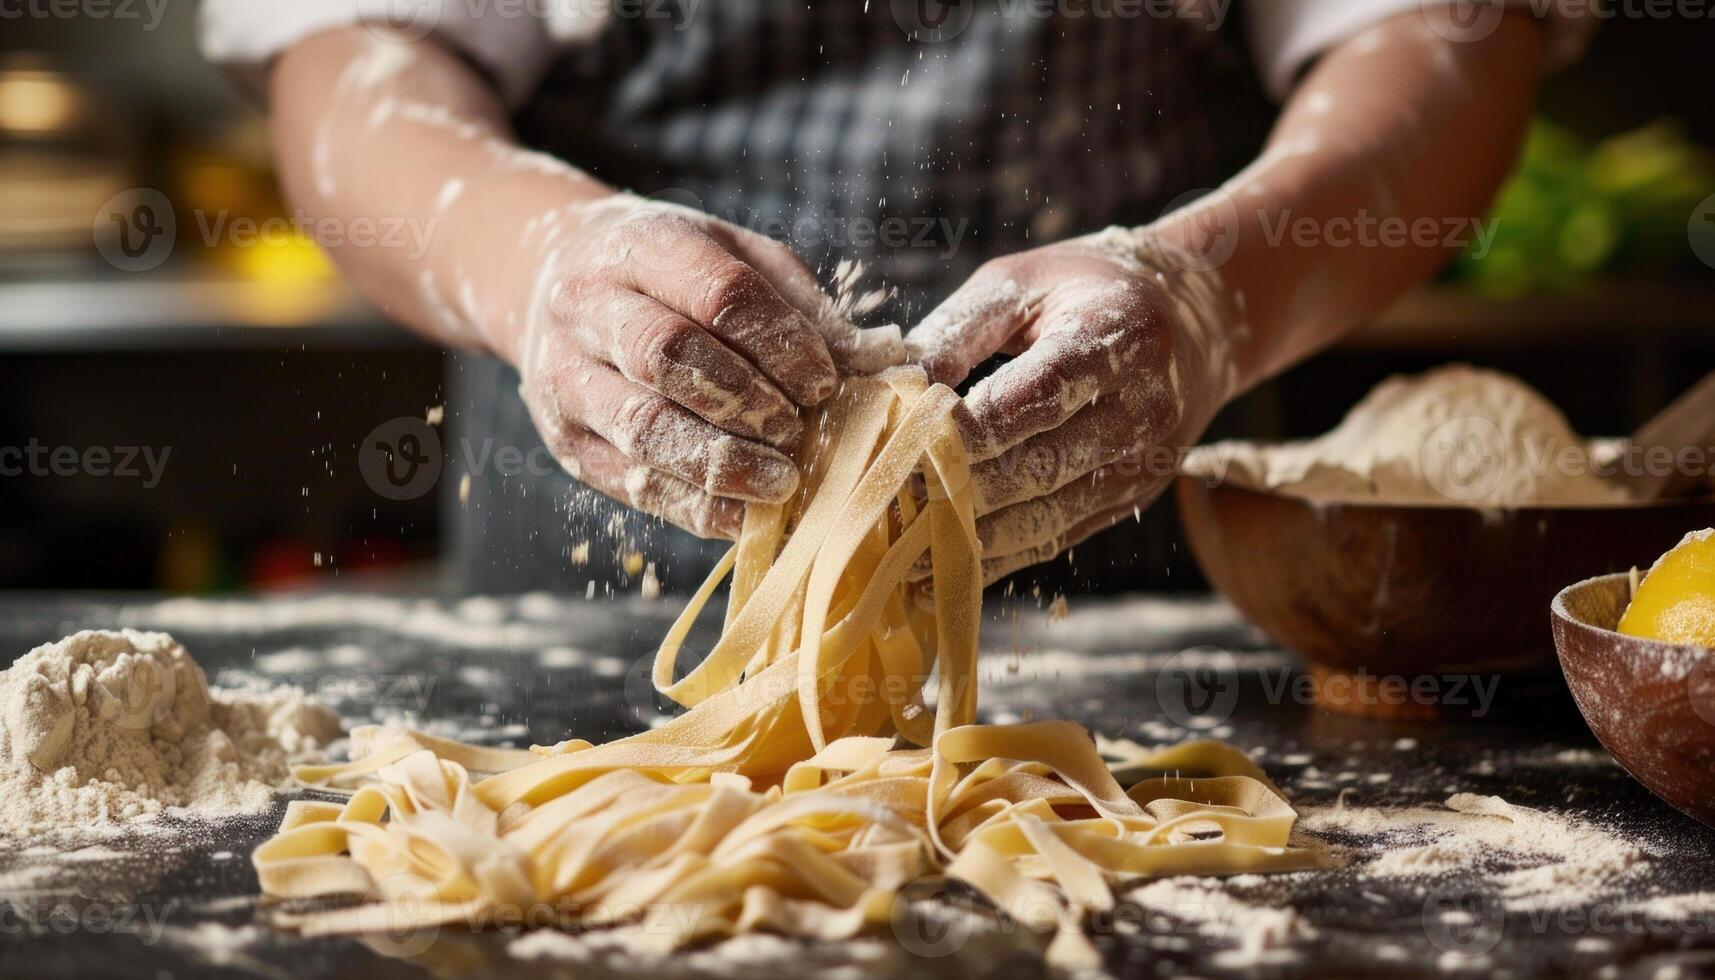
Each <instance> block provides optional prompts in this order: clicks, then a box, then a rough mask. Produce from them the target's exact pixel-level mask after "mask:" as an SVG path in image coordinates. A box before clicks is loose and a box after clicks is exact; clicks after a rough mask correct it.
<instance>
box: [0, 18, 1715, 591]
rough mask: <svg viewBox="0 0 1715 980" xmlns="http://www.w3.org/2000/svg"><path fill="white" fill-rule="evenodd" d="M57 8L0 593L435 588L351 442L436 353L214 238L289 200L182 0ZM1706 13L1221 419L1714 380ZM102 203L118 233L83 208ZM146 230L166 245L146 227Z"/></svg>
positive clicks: (233, 241)
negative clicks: (1433, 384)
mask: <svg viewBox="0 0 1715 980" xmlns="http://www.w3.org/2000/svg"><path fill="white" fill-rule="evenodd" d="M281 2H290V0H281ZM54 9H64V8H55V7H54V5H53V4H52V3H50V2H48V0H34V3H33V4H32V3H31V0H0V14H7V15H8V16H5V17H0V447H17V448H18V449H19V450H21V451H22V452H21V453H15V454H14V455H13V457H11V459H12V461H13V462H14V463H25V465H23V467H22V468H23V469H24V470H25V472H22V473H19V472H17V469H18V467H17V466H14V467H13V469H11V470H9V471H8V472H9V473H10V474H12V475H3V476H0V587H6V588H103V589H136V588H153V589H164V590H171V591H177V592H218V591H225V590H232V589H238V588H285V587H302V586H306V585H309V586H315V585H321V586H328V585H334V584H340V585H351V586H357V587H375V588H433V587H436V586H437V585H438V584H439V583H441V582H442V581H443V580H442V577H441V576H440V574H439V572H438V567H437V564H436V559H437V556H438V555H439V554H441V553H442V551H443V549H444V546H445V542H444V539H443V533H442V529H443V523H444V522H443V520H442V514H443V512H444V509H445V508H451V507H457V506H459V495H458V493H457V491H456V488H454V487H445V486H442V487H437V488H435V490H434V492H427V493H423V494H421V495H419V496H412V497H408V499H391V497H390V496H383V495H382V494H380V493H377V492H376V490H375V489H373V488H372V486H371V485H370V481H366V480H365V478H364V476H363V474H362V472H361V471H360V470H361V468H360V466H359V465H358V458H357V457H358V451H359V447H360V445H361V443H362V441H363V440H364V438H365V436H366V434H368V433H370V432H371V430H373V429H374V428H375V427H376V426H377V425H379V424H381V423H383V422H386V421H387V420H389V419H394V418H396V417H424V416H426V415H427V414H430V412H431V410H432V409H433V408H434V407H436V406H439V405H442V404H443V403H444V402H445V401H446V400H447V398H448V396H447V391H448V390H449V388H453V387H456V385H454V384H453V382H452V380H451V379H449V378H448V377H447V372H448V371H449V370H451V368H450V366H449V362H448V361H447V359H446V358H445V357H444V356H443V355H442V354H441V353H440V352H439V351H437V350H435V349H433V348H431V347H429V346H427V345H425V344H422V343H419V342H418V341H416V340H414V339H413V338H412V337H411V336H410V335H409V334H407V333H405V332H404V331H402V330H400V329H397V328H394V327H392V326H390V325H389V324H388V323H386V322H385V321H384V320H383V319H382V318H381V317H379V316H378V315H377V314H376V313H374V312H373V311H371V310H369V309H368V308H367V307H365V305H364V304H363V303H362V302H361V301H359V300H358V299H356V298H355V297H354V296H353V295H351V294H350V293H349V292H348V291H346V290H345V289H344V288H343V287H342V286H341V285H340V283H339V282H338V280H337V279H336V278H335V276H334V274H333V271H332V269H331V268H330V267H329V265H328V264H327V262H326V261H325V260H324V259H323V258H322V256H321V254H320V253H319V252H318V250H317V249H316V247H315V246H314V245H313V244H312V243H310V242H309V241H308V240H306V239H304V238H302V237H297V236H291V235H273V236H268V237H264V238H263V239H262V240H260V241H258V242H255V243H248V244H240V241H241V240H242V239H243V236H242V235H240V234H219V235H215V236H213V237H215V238H216V239H217V240H218V241H217V243H216V244H207V242H206V239H207V238H208V237H209V236H208V235H206V229H205V228H204V227H202V225H206V223H208V222H210V221H214V220H217V219H218V218H219V217H220V216H225V219H226V220H228V221H233V222H238V221H241V220H242V219H245V218H248V219H252V220H254V221H260V220H262V219H266V218H279V217H281V216H283V215H285V214H286V213H287V210H286V207H285V206H284V205H283V203H282V202H281V201H280V199H279V197H278V194H277V192H276V190H275V187H274V183H273V179H272V176H271V174H270V165H269V153H268V134H267V131H266V129H265V127H264V126H263V124H262V121H261V118H260V116H259V114H258V113H257V112H256V110H255V109H254V108H253V107H252V106H250V105H248V104H246V103H245V102H244V101H243V100H242V99H240V98H239V97H238V96H237V95H236V94H235V93H234V91H233V90H232V89H230V88H229V87H228V85H227V84H226V83H225V81H224V80H223V79H222V78H221V77H220V76H219V75H218V74H217V73H216V72H215V71H214V70H213V69H212V68H210V67H209V66H208V65H207V64H206V63H205V62H204V61H203V60H202V58H201V57H200V56H199V54H198V52H197V48H196V43H195V30H194V28H195V21H196V13H197V8H196V6H195V4H194V3H193V2H191V0H154V2H153V3H145V2H144V0H111V2H109V3H102V4H93V3H91V4H83V5H82V7H81V9H82V10H83V11H84V13H81V14H78V15H77V16H71V17H61V16H56V15H53V14H51V13H49V14H40V13H39V12H40V11H52V10H54ZM98 9H99V10H105V11H108V15H107V16H104V17H97V16H93V15H91V14H92V12H93V11H95V10H98ZM32 10H34V11H37V12H38V13H37V14H29V13H27V12H28V11H32ZM121 10H126V11H128V12H129V13H128V15H127V16H120V15H119V13H118V12H119V11H121ZM157 15H158V16H159V22H158V23H155V22H154V19H155V17H156V16H157ZM1711 25H1715V19H1708V18H1702V19H1669V20H1655V19H1628V18H1624V17H1621V18H1614V19H1612V20H1610V21H1609V22H1608V23H1607V24H1606V25H1605V26H1604V29H1603V31H1602V33H1601V34H1600V35H1599V37H1598V38H1597V40H1596V42H1595V45H1594V48H1593V49H1592V51H1591V52H1590V55H1589V57H1588V58H1587V59H1586V60H1585V61H1584V62H1582V63H1581V64H1580V65H1579V66H1578V67H1577V68H1576V69H1574V70H1572V71H1570V72H1568V73H1566V74H1563V75H1561V76H1558V77H1556V78H1555V79H1553V80H1552V82H1551V83H1550V84H1549V85H1548V89H1547V93H1546V96H1545V98H1544V100H1543V103H1542V110H1541V119H1540V121H1539V122H1538V124H1537V125H1536V127H1535V130H1534V132H1533V134H1532V136H1531V140H1530V144H1529V147H1528V149H1527V151H1526V153H1525V155H1524V159H1523V162H1522V164H1521V168H1520V172H1519V174H1518V175H1517V177H1516V178H1515V180H1514V181H1513V183H1512V185H1511V186H1510V187H1509V189H1508V190H1507V191H1506V193H1505V195H1504V197H1503V199H1502V200H1501V202H1500V204H1499V205H1498V211H1499V214H1498V217H1499V219H1500V226H1499V233H1498V236H1497V239H1496V241H1495V244H1494V248H1493V251H1492V253H1491V254H1489V255H1488V256H1487V257H1486V258H1484V259H1483V260H1482V261H1476V260H1473V259H1465V260H1462V261H1460V262H1459V263H1457V264H1456V265H1455V266H1454V267H1453V268H1452V269H1450V270H1449V271H1448V273H1447V274H1446V275H1445V276H1444V277H1443V278H1442V280H1441V281H1439V282H1437V283H1436V284H1434V285H1433V286H1432V287H1430V288H1428V289H1425V290H1424V291H1422V292H1421V293H1420V294H1418V295H1415V296H1412V297H1410V298H1409V299H1407V300H1406V301H1404V302H1402V303H1400V304H1399V306H1398V307H1397V308H1396V309H1394V310H1392V311H1391V312H1390V313H1389V314H1388V315H1387V316H1386V317H1384V318H1383V319H1382V320H1381V321H1380V322H1378V323H1376V324H1374V325H1373V326H1371V327H1370V328H1368V329H1366V330H1365V331H1364V332H1363V333H1361V334H1360V335H1358V336H1356V337H1354V338H1353V339H1352V340H1351V341H1349V342H1348V343H1346V344H1345V345H1344V346H1343V347H1341V348H1340V349H1339V350H1338V351H1336V352H1334V353H1332V354H1330V355H1329V356H1325V357H1322V358H1320V359H1318V360H1316V361H1315V362H1313V363H1312V364H1310V365H1308V366H1306V367H1303V368H1301V369H1299V370H1297V371H1295V372H1293V373H1292V374H1290V375H1288V376H1287V377H1285V378H1283V379H1281V380H1280V381H1278V382H1277V383H1274V384H1271V385H1269V386H1267V387H1266V388H1264V389H1262V390H1260V391H1258V392H1255V393H1254V394H1253V395H1251V396H1250V397H1248V398H1247V399H1246V400H1245V401H1244V402H1242V403H1241V404H1239V405H1236V406H1234V407H1233V408H1232V409H1231V410H1229V411H1228V412H1227V413H1226V415H1224V416H1223V418H1222V419H1221V420H1220V421H1219V422H1218V424H1217V429H1216V432H1215V433H1214V435H1220V436H1232V435H1249V436H1255V437H1274V436H1303V435H1310V434H1314V433H1317V432H1320V431H1323V430H1325V429H1326V428H1328V427H1329V426H1331V425H1333V424H1334V423H1335V422H1336V421H1337V420H1338V418H1339V417H1340V415H1341V414H1342V413H1343V412H1344V410H1345V409H1346V408H1347V407H1349V406H1350V404H1351V403H1352V402H1353V401H1355V400H1356V399H1357V398H1358V397H1360V396H1361V395H1362V394H1363V393H1364V392H1365V391H1366V390H1368V388H1369V387H1370V386H1371V385H1372V384H1374V383H1375V382H1376V381H1377V380H1379V379H1380V378H1382V377H1383V376H1385V375H1386V374H1388V373H1391V372H1394V371H1399V370H1416V369H1421V368H1424V367H1426V366H1429V365H1432V364H1435V363H1439V362H1443V361H1446V360H1448V359H1453V358H1466V359H1471V360H1475V361H1478V362H1480V363H1484V364H1488V365H1492V366H1496V367H1500V368H1503V369H1506V370H1510V371H1513V372H1515V373H1517V374H1519V375H1521V376H1523V377H1524V378H1526V379H1527V380H1529V381H1531V382H1532V383H1534V384H1536V385H1537V386H1538V387H1539V388H1541V389H1542V390H1543V391H1544V392H1545V393H1546V394H1548V395H1549V396H1550V397H1551V398H1553V399H1554V400H1556V401H1557V402H1558V403H1559V404H1561V405H1562V406H1563V407H1564V408H1565V409H1566V411H1567V413H1568V415H1569V416H1570V417H1571V419H1572V421H1573V423H1574V424H1575V425H1576V426H1577V427H1578V428H1580V429H1581V430H1582V431H1585V432H1590V433H1601V434H1617V433H1620V432H1624V431H1627V430H1629V429H1630V428H1631V427H1633V426H1634V425H1636V424H1637V423H1638V422H1640V421H1641V420H1642V419H1644V418H1645V417H1647V416H1648V415H1649V414H1651V413H1652V412H1654V411H1655V410H1656V409H1658V408H1660V407H1661V406H1662V405H1663V404H1665V403H1666V401H1667V400H1668V399H1669V398H1670V397H1671V396H1672V395H1673V394H1675V393H1677V392H1678V391H1680V390H1681V389H1683V388H1684V387H1686V386H1688V385H1689V384H1690V383H1691V382H1692V381H1694V380H1695V379H1696V378H1698V377H1700V376H1701V375H1702V374H1703V373H1705V372H1707V371H1708V370H1709V369H1711V368H1712V367H1715V215H1712V214H1711V212H1712V211H1715V199H1712V198H1711V195H1715V149H1712V148H1715V103H1712V101H1711V99H1710V98H1709V64H1710V61H1709V51H1710V50H1711V48H1712V42H1715V30H1711ZM136 188H153V189H156V190H157V191H158V192H159V196H158V197H157V196H153V195H143V194H140V193H139V192H137V191H136V190H134V189H136ZM125 195H129V196H125ZM116 196H120V197H121V200H122V201H123V202H125V208H124V209H123V210H125V211H126V212H127V213H130V214H132V215H134V216H136V217H137V218H138V220H137V221H136V222H133V223H132V224H133V226H131V227H126V226H124V223H114V224H111V225H109V224H105V223H103V222H102V221H99V220H97V216H98V215H102V214H105V213H106V212H107V210H108V209H109V208H110V207H111V205H110V202H112V201H113V200H114V198H115V197H116ZM1700 221H1701V225H1700V223H1699V222H1700ZM1700 228H1701V231H1702V237H1701V239H1699V238H1698V237H1697V236H1698V234H1699V229H1700ZM163 229H165V230H170V231H171V232H172V234H171V235H157V236H156V237H160V238H164V239H165V240H166V241H167V243H168V245H170V246H171V247H169V248H164V249H163V248H158V247H154V246H152V245H150V242H149V239H148V237H146V236H147V233H149V232H150V231H154V232H156V233H159V232H161V231H162V230H163ZM1700 255H1701V257H1700ZM157 263H158V264H157ZM65 447H70V450H71V451H74V452H76V453H80V454H81V453H83V452H85V451H86V450H87V449H88V448H89V447H105V448H107V449H109V450H111V456H112V458H111V461H110V464H111V465H110V467H109V468H118V467H119V466H120V465H121V464H122V463H123V462H124V453H125V450H126V449H128V448H129V447H138V448H139V449H143V448H147V449H148V450H150V451H151V452H152V453H154V459H155V460H156V461H157V462H162V461H161V459H160V454H161V453H162V452H163V451H166V452H169V453H170V454H169V455H168V456H167V457H166V459H165V460H164V464H165V465H162V466H159V468H158V472H155V471H153V470H152V468H151V465H150V462H149V457H145V456H143V455H142V454H141V453H139V455H138V456H137V458H135V459H134V460H133V461H132V463H133V465H132V466H131V469H132V470H134V471H136V473H135V475H134V476H127V475H124V474H122V473H114V474H111V475H95V474H93V473H91V472H88V470H90V469H92V468H94V467H91V466H88V465H81V466H79V465H74V466H70V467H58V469H63V470H65V471H67V472H69V471H70V470H80V471H82V472H80V473H78V474H77V475H59V472H58V469H56V466H57V464H56V457H55V455H54V453H55V452H56V451H58V450H62V449H64V448H65ZM32 449H33V450H34V452H35V457H34V458H35V459H36V460H37V463H36V464H35V465H33V466H32V465H28V464H27V460H28V459H29V458H31V457H29V456H28V453H29V452H30V451H32ZM78 459H80V460H83V459H85V457H83V456H81V455H80V456H79V457H78ZM60 461H61V462H64V459H61V460H60ZM5 462H7V460H6V459H0V464H3V463H5ZM1180 542H1181V538H1180V535H1179V532H1178V530H1177V528H1176V520H1175V517H1174V514H1173V505H1172V503H1171V502H1170V501H1169V502H1164V503H1162V504H1161V505H1159V506H1157V507H1156V508H1155V509H1154V510H1153V511H1152V512H1150V513H1148V514H1146V515H1145V517H1144V521H1143V526H1142V527H1137V528H1131V529H1129V530H1125V531H1123V532H1120V533H1115V534H1111V535H1110V536H1108V537H1107V538H1105V539H1102V540H1099V541H1097V542H1094V543H1092V544H1090V545H1087V546H1084V547H1081V548H1079V549H1077V551H1076V553H1075V561H1074V562H1072V563H1070V564H1068V563H1067V562H1065V561H1062V562H1060V563H1058V565H1057V566H1056V567H1055V568H1053V569H1050V570H1048V571H1046V572H1043V573H1040V574H1038V575H1037V576H1035V577H1036V578H1038V579H1040V580H1041V581H1042V582H1043V583H1044V585H1045V586H1046V587H1047V588H1051V589H1055V590H1069V591H1083V590H1088V589H1140V588H1170V589H1171V588H1195V587H1199V585H1200V579H1199V577H1198V574H1197V571H1196V569H1195V566H1194V565H1193V563H1192V562H1191V560H1190V557H1189V555H1188V554H1187V552H1186V550H1185V548H1184V547H1183V546H1182V544H1181V543H1180Z"/></svg>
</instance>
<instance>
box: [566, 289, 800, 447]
mask: <svg viewBox="0 0 1715 980" xmlns="http://www.w3.org/2000/svg"><path fill="white" fill-rule="evenodd" d="M571 295H572V296H573V297H574V299H575V303H576V309H568V310H566V311H565V317H566V319H568V320H574V319H575V320H577V321H579V322H582V323H586V324H587V323H591V322H594V323H599V324H600V325H601V326H600V327H597V328H596V329H597V330H599V331H600V332H602V333H604V334H605V335H606V336H605V337H589V336H588V335H587V334H588V332H589V331H587V330H579V331H577V332H578V333H583V334H585V336H584V338H583V339H584V340H585V342H586V347H587V349H590V350H595V351H602V352H603V353H605V355H606V356H607V357H608V359H609V360H611V361H612V363H613V365H614V367H616V368H618V369H619V371H620V373H621V374H623V375H625V377H627V378H629V379H630V380H632V381H635V382H636V383H638V384H640V385H642V386H644V387H646V388H649V389H652V390H654V391H657V392H660V393H661V394H662V395H664V396H666V397H667V398H669V399H671V400H673V401H674V402H677V403H678V404H680V405H683V406H684V407H686V408H688V409H690V410H691V411H692V412H695V413H696V414H697V415H698V416H699V417H701V418H703V419H704V420H706V421H708V422H710V423H712V424H713V425H716V426H719V427H720V428H722V429H725V430H726V431H728V432H731V433H733V434H735V435H738V436H742V437H744V438H746V439H753V440H756V441H759V442H766V443H768V444H769V445H771V446H776V447H791V446H793V445H794V444H796V443H797V441H798V437H799V436H800V435H801V434H802V433H803V431H804V424H803V421H802V420H801V419H800V418H799V417H798V409H797V408H796V407H795V406H794V405H793V404H792V402H791V401H790V400H788V399H787V398H786V396H785V395H783V394H781V393H780V389H778V388H776V387H775V386H774V384H773V382H771V381H769V380H768V379H767V378H765V377H763V375H762V373H761V372H759V371H758V370H757V369H756V368H755V367H754V366H752V365H751V363H750V362H749V361H747V360H745V359H744V358H743V357H740V356H739V355H738V354H736V353H734V352H733V350H732V349H731V348H729V347H727V346H726V345H725V344H723V343H722V342H721V341H719V340H717V339H716V338H715V337H714V336H713V335H711V334H710V333H709V332H708V331H706V330H704V329H703V328H702V327H699V326H697V325H696V324H695V323H692V322H691V321H690V320H687V319H685V318H684V317H683V316H680V315H679V314H678V312H676V311H675V310H673V309H671V308H669V307H668V306H666V305H665V304H663V303H661V302H659V301H657V300H655V299H651V298H650V297H648V296H645V295H643V294H641V293H636V292H631V291H629V290H626V289H620V288H618V287H614V286H608V287H591V288H589V289H586V290H576V289H574V290H572V291H571Z"/></svg>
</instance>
